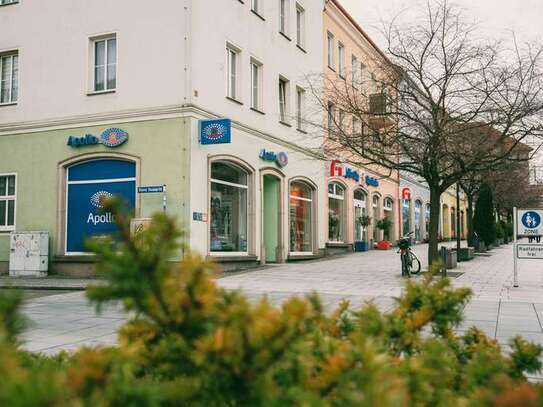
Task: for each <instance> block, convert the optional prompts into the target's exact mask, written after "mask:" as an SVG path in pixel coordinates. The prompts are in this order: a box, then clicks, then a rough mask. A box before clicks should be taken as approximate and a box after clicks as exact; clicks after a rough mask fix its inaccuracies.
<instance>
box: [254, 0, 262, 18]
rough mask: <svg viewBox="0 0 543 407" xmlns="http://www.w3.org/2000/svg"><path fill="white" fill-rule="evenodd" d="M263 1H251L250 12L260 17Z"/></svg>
mask: <svg viewBox="0 0 543 407" xmlns="http://www.w3.org/2000/svg"><path fill="white" fill-rule="evenodd" d="M263 1H264V0H251V10H252V11H253V12H255V13H256V14H258V15H259V16H262V9H263V5H262V2H263Z"/></svg>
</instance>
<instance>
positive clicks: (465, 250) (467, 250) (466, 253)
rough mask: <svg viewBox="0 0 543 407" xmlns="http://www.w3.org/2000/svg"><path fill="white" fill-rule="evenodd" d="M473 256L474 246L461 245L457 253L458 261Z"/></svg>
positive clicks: (466, 259) (470, 258)
mask: <svg viewBox="0 0 543 407" xmlns="http://www.w3.org/2000/svg"><path fill="white" fill-rule="evenodd" d="M474 257H475V248H474V247H462V248H460V252H459V253H458V261H470V260H473V258H474Z"/></svg>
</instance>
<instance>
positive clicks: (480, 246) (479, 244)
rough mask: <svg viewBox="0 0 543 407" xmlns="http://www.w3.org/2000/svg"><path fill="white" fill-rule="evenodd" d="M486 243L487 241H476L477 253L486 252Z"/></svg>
mask: <svg viewBox="0 0 543 407" xmlns="http://www.w3.org/2000/svg"><path fill="white" fill-rule="evenodd" d="M486 250H487V249H486V245H485V242H476V246H475V251H476V252H477V253H486Z"/></svg>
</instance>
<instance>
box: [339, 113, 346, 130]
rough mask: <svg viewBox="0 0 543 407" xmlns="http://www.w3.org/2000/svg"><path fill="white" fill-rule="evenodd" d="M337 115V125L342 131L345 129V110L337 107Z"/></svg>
mask: <svg viewBox="0 0 543 407" xmlns="http://www.w3.org/2000/svg"><path fill="white" fill-rule="evenodd" d="M338 116H339V117H338V127H339V130H340V131H343V130H344V129H345V127H344V126H345V111H344V110H342V109H339V113H338Z"/></svg>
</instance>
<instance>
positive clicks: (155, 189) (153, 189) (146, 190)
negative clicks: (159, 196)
mask: <svg viewBox="0 0 543 407" xmlns="http://www.w3.org/2000/svg"><path fill="white" fill-rule="evenodd" d="M159 192H164V185H154V186H148V187H138V194H154V193H159Z"/></svg>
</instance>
